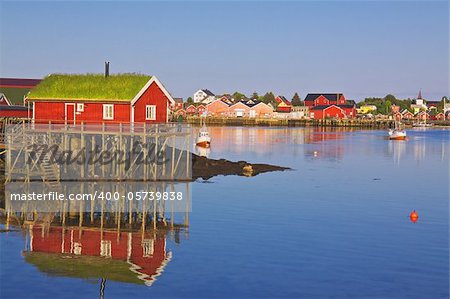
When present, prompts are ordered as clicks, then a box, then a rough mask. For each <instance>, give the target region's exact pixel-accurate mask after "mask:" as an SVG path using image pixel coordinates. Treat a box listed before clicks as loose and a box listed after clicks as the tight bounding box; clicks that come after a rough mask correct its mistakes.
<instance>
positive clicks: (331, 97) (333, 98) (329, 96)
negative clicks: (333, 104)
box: [305, 92, 343, 101]
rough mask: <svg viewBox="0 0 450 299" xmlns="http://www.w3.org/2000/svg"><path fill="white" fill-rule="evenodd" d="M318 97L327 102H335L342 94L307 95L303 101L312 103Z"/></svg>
mask: <svg viewBox="0 0 450 299" xmlns="http://www.w3.org/2000/svg"><path fill="white" fill-rule="evenodd" d="M320 96H324V97H325V98H326V99H327V100H329V101H337V100H338V98H340V97H341V96H343V94H342V93H339V92H337V93H308V94H307V95H306V97H305V101H314V100H315V99H317V98H318V97H320Z"/></svg>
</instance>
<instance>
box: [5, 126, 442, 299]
mask: <svg viewBox="0 0 450 299" xmlns="http://www.w3.org/2000/svg"><path fill="white" fill-rule="evenodd" d="M210 132H211V134H212V137H213V145H212V149H211V152H210V153H209V155H210V157H211V158H227V159H231V160H247V161H251V162H262V163H270V164H275V165H282V166H288V167H291V168H292V169H293V170H292V171H286V172H273V173H267V174H262V175H259V176H256V177H251V178H247V177H237V176H227V177H216V178H213V179H211V180H210V181H209V182H208V183H203V182H195V183H192V185H191V187H192V202H193V204H192V206H193V212H192V213H191V215H190V227H189V231H188V233H186V234H184V233H183V234H181V241H180V242H179V244H176V243H175V242H174V241H173V239H171V238H167V244H166V247H167V249H169V250H171V251H172V254H173V255H172V259H171V261H170V262H169V263H168V264H167V266H166V267H165V269H164V272H163V273H162V274H161V275H160V276H158V278H157V280H156V281H155V282H154V283H153V285H152V286H151V287H147V286H144V285H136V284H129V283H119V282H114V281H111V280H108V281H107V282H106V287H105V298H125V297H127V298H128V297H133V298H146V297H153V298H157V297H163V298H166V297H191V298H195V297H208V298H211V297H226V298H234V297H255V298H260V297H301V298H448V297H449V157H450V130H443V129H428V130H410V131H408V135H409V140H408V141H404V142H402V141H388V140H385V139H384V136H385V135H386V133H385V132H384V131H361V130H354V131H343V130H341V131H328V132H320V131H314V130H313V129H309V128H306V129H305V128H239V127H236V128H233V127H226V128H210ZM413 209H415V210H416V211H418V213H419V220H418V221H417V222H416V223H412V222H411V221H410V219H409V217H408V215H409V213H410V212H411V211H412V210H413ZM25 244H26V240H25V234H24V233H23V232H8V233H1V234H0V250H1V254H0V257H1V261H0V262H1V263H0V266H1V268H0V274H1V277H0V284H1V285H0V295H1V297H2V298H24V297H28V298H34V297H36V298H52V297H54V298H80V296H83V297H86V298H96V297H98V296H99V281H98V280H95V279H94V280H92V279H90V280H85V279H79V278H68V277H60V276H51V275H49V274H44V273H42V272H40V271H39V270H38V269H37V268H36V267H35V266H33V265H30V264H28V263H27V262H25V260H24V258H23V256H22V255H21V251H22V250H23V249H24V247H25Z"/></svg>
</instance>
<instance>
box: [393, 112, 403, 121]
mask: <svg viewBox="0 0 450 299" xmlns="http://www.w3.org/2000/svg"><path fill="white" fill-rule="evenodd" d="M394 119H395V120H402V119H403V115H402V114H401V113H400V112H398V111H397V112H395V113H394Z"/></svg>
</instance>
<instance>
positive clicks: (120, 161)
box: [5, 122, 192, 183]
mask: <svg viewBox="0 0 450 299" xmlns="http://www.w3.org/2000/svg"><path fill="white" fill-rule="evenodd" d="M191 142H192V140H191V131H190V127H189V126H188V125H182V124H155V125H146V124H106V123H103V124H83V123H81V124H79V125H69V124H52V123H48V124H33V123H25V122H23V123H21V124H17V125H11V126H8V127H7V128H6V133H5V145H6V146H5V148H6V149H7V151H6V166H5V180H6V183H8V182H10V181H13V180H14V181H17V180H20V181H25V182H30V181H35V180H39V179H41V180H42V181H44V182H49V183H50V182H59V181H64V180H68V181H71V180H77V181H90V180H94V181H98V180H114V181H126V180H133V181H189V180H191V176H192V173H191V154H190V147H191V146H192V144H191ZM71 159H72V160H71ZM71 161H72V162H71ZM80 161H81V162H80Z"/></svg>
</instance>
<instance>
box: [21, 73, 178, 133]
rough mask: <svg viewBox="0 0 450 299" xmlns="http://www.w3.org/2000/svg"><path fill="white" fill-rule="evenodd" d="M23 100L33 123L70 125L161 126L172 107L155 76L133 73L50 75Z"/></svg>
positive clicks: (170, 98)
mask: <svg viewBox="0 0 450 299" xmlns="http://www.w3.org/2000/svg"><path fill="white" fill-rule="evenodd" d="M74 77H75V78H74ZM122 77H123V80H121V78H122ZM60 86H62V87H60ZM61 88H63V89H61ZM55 90H56V91H55ZM59 90H60V92H61V95H58V91H59ZM67 94H68V95H67ZM116 95H117V96H116ZM25 101H26V102H27V103H30V104H31V105H32V108H33V120H34V121H35V122H36V123H48V122H52V123H64V122H66V123H70V124H79V123H82V122H83V123H165V122H167V121H168V120H169V113H170V107H171V106H173V105H174V104H175V101H174V100H173V98H172V96H171V95H170V93H169V92H168V91H167V90H166V89H165V87H164V86H163V85H162V84H161V82H160V81H159V80H158V79H157V78H156V77H150V76H144V75H137V74H118V75H112V76H108V77H104V76H103V75H89V74H88V75H50V76H48V77H46V78H44V79H43V80H42V81H41V82H40V83H39V85H38V86H36V88H35V89H33V90H31V92H30V94H29V95H28V96H27V97H26V99H25Z"/></svg>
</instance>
